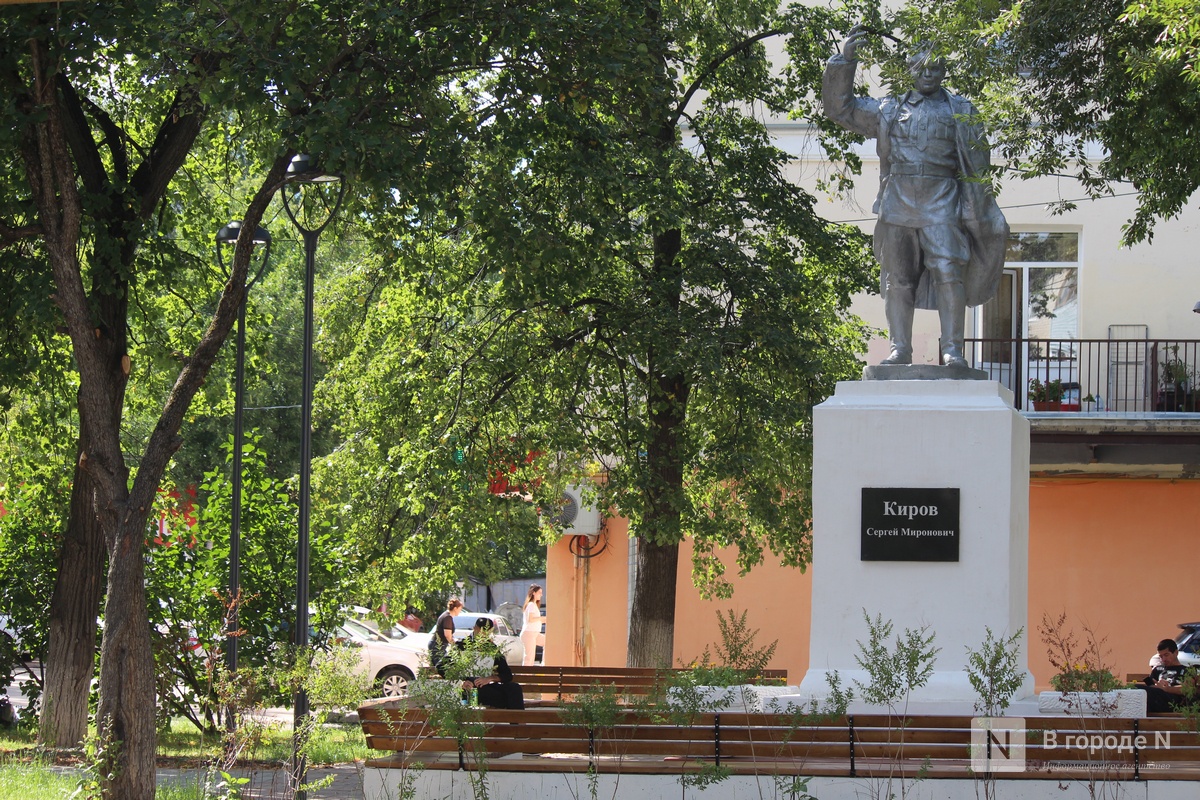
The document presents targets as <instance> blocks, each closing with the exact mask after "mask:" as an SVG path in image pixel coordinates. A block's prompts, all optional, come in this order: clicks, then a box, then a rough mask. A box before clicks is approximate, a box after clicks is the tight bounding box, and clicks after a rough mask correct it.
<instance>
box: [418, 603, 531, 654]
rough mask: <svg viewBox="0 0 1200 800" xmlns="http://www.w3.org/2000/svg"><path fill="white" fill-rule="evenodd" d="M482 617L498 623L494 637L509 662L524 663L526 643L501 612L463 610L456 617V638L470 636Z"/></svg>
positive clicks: (461, 638) (460, 639)
mask: <svg viewBox="0 0 1200 800" xmlns="http://www.w3.org/2000/svg"><path fill="white" fill-rule="evenodd" d="M480 617H487V618H488V619H490V620H491V621H492V622H494V623H495V624H496V630H495V631H494V635H493V636H492V639H493V640H494V641H495V642H496V644H498V645H500V652H501V653H503V654H504V657H505V659H507V660H508V663H509V664H520V663H522V661H523V660H524V659H525V645H524V644H523V643H522V642H521V637H520V636H519V635H518V634H517V633H516V632H515V631H513V629H512V628H511V627H510V626H509V624H508V620H506V619H505V618H504V616H503V615H501V614H482V613H475V612H473V611H463V612H462V613H461V614H459V615H458V616H457V617H455V618H454V640H455V641H456V642H461V641H462V640H463V639H465V638H467V637H468V636H470V635H471V629H472V628H474V627H475V620H477V619H479V618H480ZM416 635H420V634H416Z"/></svg>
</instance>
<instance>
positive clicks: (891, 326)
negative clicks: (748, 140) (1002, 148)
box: [821, 25, 1008, 367]
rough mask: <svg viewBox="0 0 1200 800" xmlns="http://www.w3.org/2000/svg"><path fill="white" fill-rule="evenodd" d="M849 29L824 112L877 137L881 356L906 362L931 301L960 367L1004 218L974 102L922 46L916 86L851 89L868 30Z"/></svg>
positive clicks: (992, 274) (950, 362)
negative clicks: (892, 93) (859, 92)
mask: <svg viewBox="0 0 1200 800" xmlns="http://www.w3.org/2000/svg"><path fill="white" fill-rule="evenodd" d="M868 35H869V34H868V32H867V31H865V30H864V29H863V27H862V26H861V25H860V26H856V27H855V28H854V29H852V30H851V31H850V35H849V37H848V38H847V39H846V42H845V44H843V45H842V51H841V53H839V54H837V55H835V56H834V57H833V58H831V59H830V60H829V62H828V64H827V65H826V67H825V75H824V81H823V84H822V98H821V99H822V102H823V104H824V107H825V115H826V116H827V117H829V118H830V119H831V120H833V121H834V122H836V123H837V124H838V125H841V126H842V127H843V128H846V129H847V130H850V131H853V132H854V133H858V134H861V135H862V136H865V137H867V138H875V139H876V140H877V152H878V153H879V196H878V197H877V198H876V200H875V207H874V211H875V213H876V214H878V215H879V221H878V222H877V223H876V225H875V258H877V259H878V260H879V264H880V267H881V270H880V292H881V294H882V295H883V299H884V310H885V313H886V315H887V324H888V336H889V339H890V341H891V352H890V353H889V354H888V357H887V358H885V359H884V360H883V361H882V362H881V363H882V364H911V363H912V325H913V309H915V308H936V309H937V312H938V318H939V320H940V322H941V348H940V351H941V352H940V358H941V363H942V364H943V365H945V366H948V367H965V366H966V365H967V362H966V359H965V358H964V353H963V337H964V330H965V325H966V310H967V306H968V305H972V306H975V305H979V304H980V303H983V302H985V301H986V300H988V299H989V298H990V297H992V296H993V295H994V294H995V293H996V289H997V286H998V285H999V281H1000V274H1001V272H1002V271H1003V267H1004V250H1005V246H1006V243H1007V239H1008V223H1007V222H1006V221H1005V219H1004V214H1003V212H1001V211H1000V208H999V206H997V205H996V201H995V198H993V197H992V194H991V191H990V190H989V188H988V186H987V185H985V184H983V183H981V182H979V181H978V180H974V179H975V178H977V177H978V176H980V175H982V174H983V173H984V172H985V171H986V170H987V168H988V165H989V163H990V153H989V151H988V146H987V142H986V140H985V139H984V137H983V133H982V131H981V130H980V129H979V127H978V126H977V125H976V124H974V122H973V120H974V119H975V114H976V112H975V107H974V106H972V105H971V103H970V102H969V101H967V100H965V99H964V98H962V97H959V96H958V95H954V94H951V93H949V92H947V91H946V90H945V89H943V88H942V81H943V80H944V79H945V77H946V64H945V62H944V61H942V60H941V59H937V58H934V57H933V56H932V53H931V51H930V50H929V49H927V48H926V49H924V50H923V51H922V52H919V53H917V54H916V55H914V56H912V57H911V58H910V59H909V60H908V66H909V72H910V73H911V74H912V76H913V90H911V91H908V92H906V93H904V94H903V95H901V96H898V97H885V98H873V97H858V96H856V95H855V94H854V74H855V71H856V69H857V67H858V61H857V59H856V58H855V54H856V52H857V51H858V47H859V45H860V44H861V43H862V41H863V39H864V38H865V37H866V36H868Z"/></svg>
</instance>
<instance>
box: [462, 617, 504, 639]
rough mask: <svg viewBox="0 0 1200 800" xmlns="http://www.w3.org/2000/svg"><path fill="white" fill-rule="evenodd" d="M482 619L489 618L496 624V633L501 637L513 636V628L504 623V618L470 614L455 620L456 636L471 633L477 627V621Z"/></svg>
mask: <svg viewBox="0 0 1200 800" xmlns="http://www.w3.org/2000/svg"><path fill="white" fill-rule="evenodd" d="M480 617H487V618H488V619H490V620H491V621H492V622H494V623H496V633H497V634H499V635H501V636H512V635H513V632H512V628H510V627H508V623H507V622H505V621H504V617H501V616H497V615H495V614H468V613H465V612H464V613H462V614H459V615H458V616H457V617H455V618H454V635H455V636H460V637H461V636H462V635H463V634H464V632H465V633H468V634H469V633H470V632H471V629H472V628H474V627H475V620H477V619H479V618H480Z"/></svg>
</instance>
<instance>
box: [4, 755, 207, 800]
mask: <svg viewBox="0 0 1200 800" xmlns="http://www.w3.org/2000/svg"><path fill="white" fill-rule="evenodd" d="M78 785H79V779H78V778H77V777H76V776H74V775H70V774H63V773H59V772H54V771H53V770H51V769H50V768H49V767H47V766H45V765H44V764H7V763H6V764H0V800H42V799H43V798H46V800H51V798H60V797H61V798H65V797H68V796H70V794H71V792H73V791H75V787H76V786H78ZM172 800H183V798H173V799H172Z"/></svg>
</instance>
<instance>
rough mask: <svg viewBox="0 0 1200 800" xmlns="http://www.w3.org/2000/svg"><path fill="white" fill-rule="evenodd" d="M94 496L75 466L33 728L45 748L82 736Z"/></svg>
mask: <svg viewBox="0 0 1200 800" xmlns="http://www.w3.org/2000/svg"><path fill="white" fill-rule="evenodd" d="M81 452H82V450H81ZM94 497H95V490H94V487H93V485H92V481H91V478H90V476H89V475H88V473H87V472H86V471H85V470H83V469H80V468H79V467H78V466H76V467H75V482H74V484H73V485H72V487H71V515H70V519H69V520H68V522H67V530H66V534H65V536H64V538H63V544H62V550H61V552H60V553H59V559H58V575H57V576H56V578H55V582H54V594H53V596H52V597H51V599H50V639H49V643H48V646H47V651H46V685H45V687H44V689H43V691H42V713H41V720H40V723H39V728H38V742H39V743H40V744H42V745H43V746H46V747H75V746H77V745H79V744H81V743H82V742H83V740H84V738H85V737H86V736H87V725H88V694H89V690H90V688H91V680H92V675H93V673H94V671H95V665H96V616H97V615H98V614H99V612H100V598H101V596H102V588H103V584H102V583H101V581H102V580H103V576H104V557H105V551H104V534H103V533H102V531H101V530H100V522H99V520H98V519H97V518H96V512H95V506H94V503H95V500H94Z"/></svg>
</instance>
